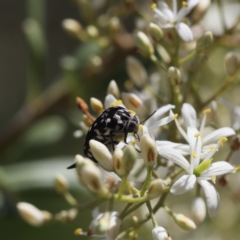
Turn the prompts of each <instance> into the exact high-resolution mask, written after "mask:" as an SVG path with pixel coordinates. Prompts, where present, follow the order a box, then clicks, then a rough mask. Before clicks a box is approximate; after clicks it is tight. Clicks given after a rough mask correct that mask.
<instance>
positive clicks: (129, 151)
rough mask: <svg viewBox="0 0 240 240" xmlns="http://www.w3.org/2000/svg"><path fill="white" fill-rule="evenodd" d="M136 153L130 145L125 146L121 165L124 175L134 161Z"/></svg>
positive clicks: (127, 172)
mask: <svg viewBox="0 0 240 240" xmlns="http://www.w3.org/2000/svg"><path fill="white" fill-rule="evenodd" d="M136 158H137V151H136V149H135V148H134V147H133V146H132V145H127V146H126V147H125V148H124V150H123V158H122V164H123V169H124V170H125V175H128V174H129V173H130V172H131V170H132V168H133V166H134V163H135V161H136Z"/></svg>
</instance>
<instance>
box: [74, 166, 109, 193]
mask: <svg viewBox="0 0 240 240" xmlns="http://www.w3.org/2000/svg"><path fill="white" fill-rule="evenodd" d="M78 177H79V180H80V182H81V183H82V184H83V185H84V186H85V187H86V188H87V189H88V190H89V191H91V192H94V193H99V194H101V193H102V192H103V191H105V190H106V189H105V187H104V184H103V179H102V174H101V171H100V169H99V168H98V167H96V165H95V164H94V165H84V166H82V167H81V168H80V171H79V172H78Z"/></svg>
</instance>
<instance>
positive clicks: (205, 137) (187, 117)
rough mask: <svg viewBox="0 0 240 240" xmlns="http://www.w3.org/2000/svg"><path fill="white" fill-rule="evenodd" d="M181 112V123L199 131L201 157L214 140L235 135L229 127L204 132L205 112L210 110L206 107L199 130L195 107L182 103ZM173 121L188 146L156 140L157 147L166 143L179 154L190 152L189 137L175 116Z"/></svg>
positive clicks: (214, 143)
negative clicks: (207, 132)
mask: <svg viewBox="0 0 240 240" xmlns="http://www.w3.org/2000/svg"><path fill="white" fill-rule="evenodd" d="M181 112H182V118H183V123H184V125H185V127H186V129H188V127H191V128H194V129H195V131H199V133H200V136H201V141H202V148H201V149H200V150H201V159H203V158H205V157H206V156H207V155H208V154H209V153H210V152H211V150H212V148H214V147H216V142H217V141H218V139H219V138H221V137H229V136H232V135H235V131H234V130H233V129H232V128H230V127H223V128H219V129H217V130H214V131H213V132H211V133H209V134H205V124H206V118H207V114H209V113H210V112H211V110H210V109H206V110H205V111H203V114H204V116H203V119H202V121H201V124H200V127H199V130H197V128H198V119H197V113H196V111H195V109H194V108H193V107H192V105H191V104H189V103H184V104H183V106H182V110H181ZM172 115H173V113H172ZM175 123H176V125H177V128H178V130H179V132H180V133H181V135H182V136H183V138H184V139H185V140H186V141H187V142H188V144H189V146H188V145H186V144H179V143H172V142H169V141H157V143H156V144H157V146H158V147H161V146H166V145H168V146H169V147H173V148H174V149H177V150H178V151H180V152H181V154H183V155H188V154H189V153H191V151H189V150H190V145H191V138H190V139H189V137H188V134H187V133H186V132H185V131H184V130H183V128H182V127H181V126H180V124H179V122H178V120H177V119H176V118H175ZM199 142H200V141H199Z"/></svg>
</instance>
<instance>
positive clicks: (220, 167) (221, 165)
mask: <svg viewBox="0 0 240 240" xmlns="http://www.w3.org/2000/svg"><path fill="white" fill-rule="evenodd" d="M234 172H235V169H234V167H233V166H232V165H231V164H229V163H227V162H224V161H220V162H215V163H213V164H211V166H210V167H209V168H208V169H207V170H206V171H204V172H203V173H202V174H201V176H200V178H205V179H206V180H207V179H211V178H212V176H219V175H223V174H226V173H234Z"/></svg>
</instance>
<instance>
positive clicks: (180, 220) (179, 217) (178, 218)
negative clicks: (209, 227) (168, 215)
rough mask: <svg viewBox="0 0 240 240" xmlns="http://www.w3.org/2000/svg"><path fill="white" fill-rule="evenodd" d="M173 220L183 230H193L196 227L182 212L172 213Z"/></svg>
mask: <svg viewBox="0 0 240 240" xmlns="http://www.w3.org/2000/svg"><path fill="white" fill-rule="evenodd" d="M173 218H174V221H175V222H176V223H177V225H178V226H179V227H180V228H182V229H184V230H194V229H196V225H195V223H194V222H193V221H192V220H191V219H190V218H188V217H186V216H185V215H183V214H180V213H179V214H176V213H174V214H173Z"/></svg>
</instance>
